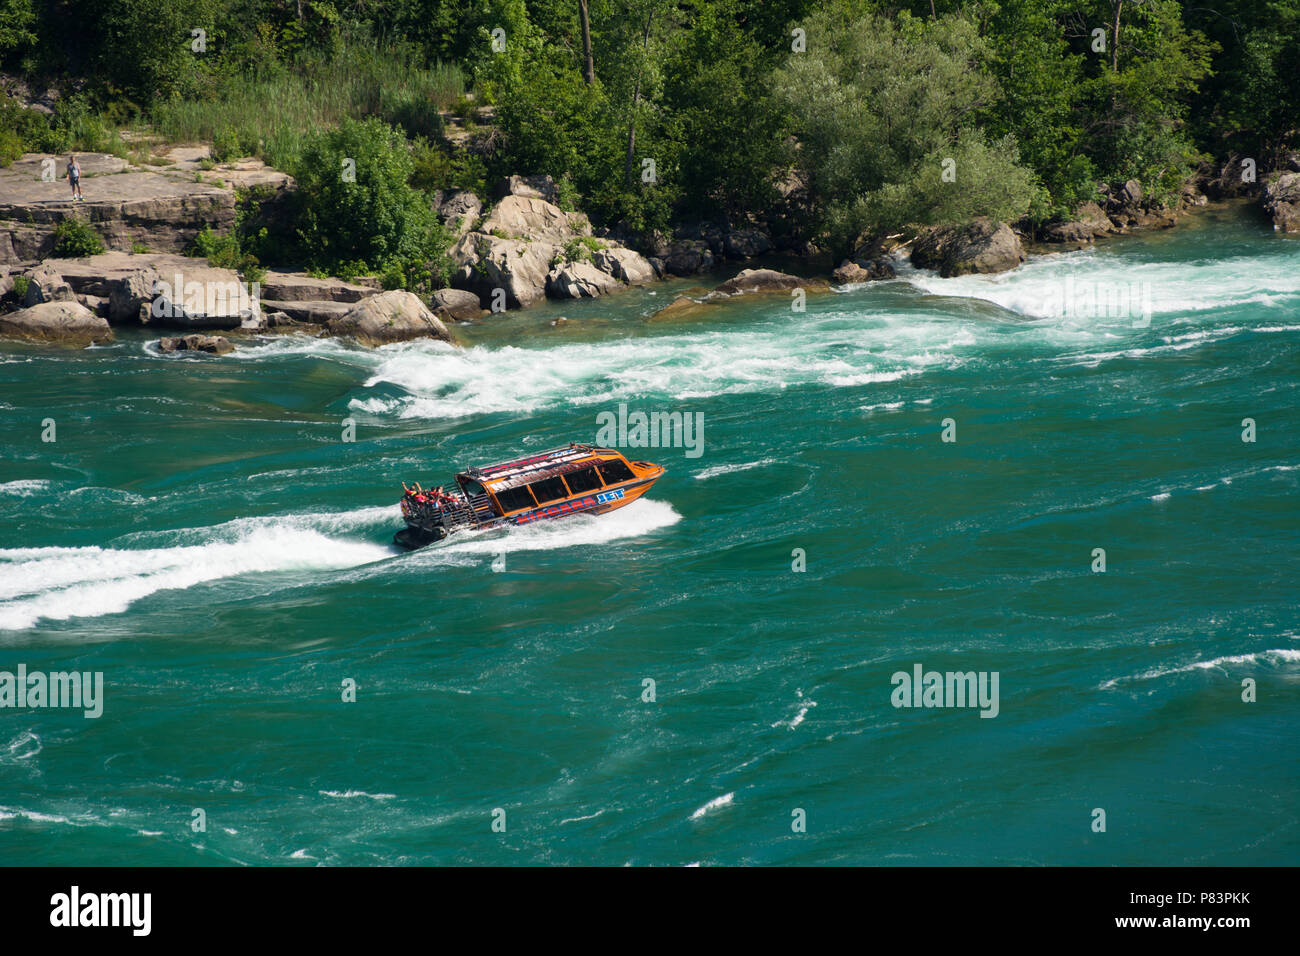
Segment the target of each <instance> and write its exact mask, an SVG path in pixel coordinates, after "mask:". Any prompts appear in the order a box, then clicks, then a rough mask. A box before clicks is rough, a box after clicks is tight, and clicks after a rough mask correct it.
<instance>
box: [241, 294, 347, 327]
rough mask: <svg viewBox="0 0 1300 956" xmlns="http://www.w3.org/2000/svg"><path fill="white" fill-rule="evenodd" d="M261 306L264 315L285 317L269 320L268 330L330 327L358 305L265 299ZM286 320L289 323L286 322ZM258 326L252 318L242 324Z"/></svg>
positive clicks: (323, 301)
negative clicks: (285, 327) (312, 326)
mask: <svg viewBox="0 0 1300 956" xmlns="http://www.w3.org/2000/svg"><path fill="white" fill-rule="evenodd" d="M260 304H261V306H262V310H263V314H266V313H268V312H269V313H273V314H278V315H280V316H283V317H284V318H281V319H277V320H276V321H270V320H268V321H267V322H266V323H265V326H266V327H267V328H275V327H276V326H277V325H284V326H291V325H328V324H329V322H330V321H331V320H333V319H341V318H343V316H345V315H347V314H348V313H349V312H351V311H352V308H353V306H355V305H356V303H355V302H335V301H334V300H333V299H307V300H304V301H297V302H284V301H281V300H278V299H263V300H262V301H261V303H260ZM286 319H287V320H288V321H285V320H286ZM256 324H257V321H256V317H252V318H251V321H246V322H244V323H242V325H243V327H244V328H250V327H253V326H255V325H256Z"/></svg>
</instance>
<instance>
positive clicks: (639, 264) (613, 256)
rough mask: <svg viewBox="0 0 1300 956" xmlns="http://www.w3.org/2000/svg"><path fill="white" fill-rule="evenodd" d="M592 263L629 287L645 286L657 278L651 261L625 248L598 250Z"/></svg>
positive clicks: (592, 256)
mask: <svg viewBox="0 0 1300 956" xmlns="http://www.w3.org/2000/svg"><path fill="white" fill-rule="evenodd" d="M591 261H592V264H593V265H595V267H596V268H597V269H599V270H600V271H601V272H604V273H607V274H609V275H611V276H613V277H614V278H615V279H618V280H619V281H620V282H626V283H627V284H628V285H643V284H645V283H647V282H650V281H652V280H653V279H654V278H655V270H654V266H653V265H651V263H650V261H649V260H648V259H646V258H645V256H643V255H641V254H640V253H639V252H634V251H633V250H631V249H626V248H624V247H623V246H608V247H606V248H604V249H597V250H596V251H595V252H593V253H592V254H591Z"/></svg>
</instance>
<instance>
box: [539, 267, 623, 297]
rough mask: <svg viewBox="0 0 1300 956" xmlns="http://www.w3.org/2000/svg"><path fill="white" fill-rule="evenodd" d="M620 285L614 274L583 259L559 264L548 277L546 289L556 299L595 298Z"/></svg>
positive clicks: (612, 290)
mask: <svg viewBox="0 0 1300 956" xmlns="http://www.w3.org/2000/svg"><path fill="white" fill-rule="evenodd" d="M620 285H621V283H620V282H619V281H618V280H617V279H615V278H614V277H613V276H611V275H609V274H608V273H606V272H601V271H600V270H599V269H597V268H596V267H595V265H593V264H592V263H590V262H583V261H577V262H566V263H563V264H561V265H557V266H556V267H555V268H554V269H552V270H551V272H550V274H549V275H547V277H546V291H547V293H549V294H550V296H551V297H552V298H555V299H594V298H596V297H597V296H601V295H606V294H608V293H610V292H614V291H615V290H617V289H618V288H619V287H620Z"/></svg>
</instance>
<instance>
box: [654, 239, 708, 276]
mask: <svg viewBox="0 0 1300 956" xmlns="http://www.w3.org/2000/svg"><path fill="white" fill-rule="evenodd" d="M661 258H662V259H663V264H664V271H665V272H667V273H668V274H669V275H675V276H693V275H695V274H696V273H699V272H708V271H709V270H710V269H712V268H713V263H714V257H713V251H712V250H711V249H710V248H709V244H708V243H707V242H705V241H703V240H702V239H678V240H677V241H676V242H673V243H671V244H670V245H669V246H668V249H667V251H666V252H665V253H664V255H663V256H662V257H661Z"/></svg>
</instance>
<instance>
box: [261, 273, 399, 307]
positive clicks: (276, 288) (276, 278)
mask: <svg viewBox="0 0 1300 956" xmlns="http://www.w3.org/2000/svg"><path fill="white" fill-rule="evenodd" d="M260 285H261V294H262V298H264V299H274V300H275V301H277V302H360V301H361V300H362V299H364V298H365V297H366V296H370V295H374V294H375V293H377V292H378V291H379V290H378V289H374V288H371V287H370V286H366V285H360V284H358V283H354V282H345V281H344V280H343V279H335V278H332V277H330V278H324V279H320V278H317V277H316V276H310V275H307V273H305V272H279V271H276V270H270V271H268V272H267V273H266V275H265V276H264V277H263V278H262V281H261V283H260Z"/></svg>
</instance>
